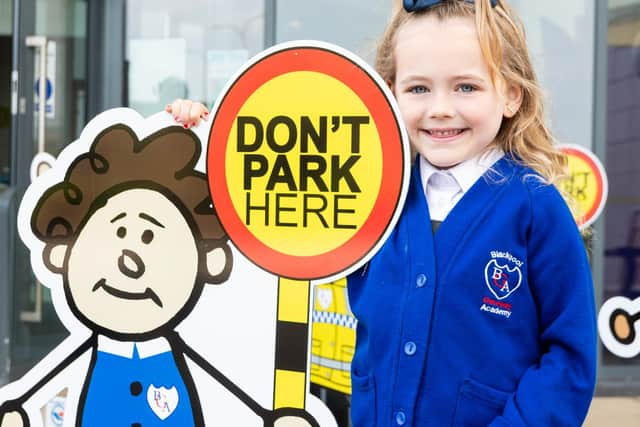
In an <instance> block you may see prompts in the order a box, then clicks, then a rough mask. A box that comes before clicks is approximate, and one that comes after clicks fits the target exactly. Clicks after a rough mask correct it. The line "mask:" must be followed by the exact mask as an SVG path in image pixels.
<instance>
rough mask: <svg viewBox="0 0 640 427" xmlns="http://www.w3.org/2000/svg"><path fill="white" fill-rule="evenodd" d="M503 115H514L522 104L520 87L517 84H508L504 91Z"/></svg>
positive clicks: (507, 116) (508, 116)
mask: <svg viewBox="0 0 640 427" xmlns="http://www.w3.org/2000/svg"><path fill="white" fill-rule="evenodd" d="M505 98H506V102H505V106H504V113H503V115H504V117H506V118H511V117H513V116H515V115H516V113H517V112H518V110H519V109H520V105H522V88H521V87H520V86H517V85H513V84H510V85H508V86H507V90H506V91H505Z"/></svg>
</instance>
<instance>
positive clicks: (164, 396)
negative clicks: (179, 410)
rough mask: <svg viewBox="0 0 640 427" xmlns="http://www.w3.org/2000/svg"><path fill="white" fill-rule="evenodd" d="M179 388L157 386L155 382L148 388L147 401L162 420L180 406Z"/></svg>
mask: <svg viewBox="0 0 640 427" xmlns="http://www.w3.org/2000/svg"><path fill="white" fill-rule="evenodd" d="M178 400H179V396H178V390H176V388H175V386H173V387H171V388H170V389H166V388H165V387H159V388H156V387H155V386H154V385H153V384H151V385H150V386H149V389H148V390H147V402H148V403H149V406H150V407H151V410H152V411H153V413H154V414H156V415H157V416H158V418H160V419H161V420H164V419H166V418H167V417H168V416H169V415H171V414H172V413H173V411H175V409H176V407H177V406H178Z"/></svg>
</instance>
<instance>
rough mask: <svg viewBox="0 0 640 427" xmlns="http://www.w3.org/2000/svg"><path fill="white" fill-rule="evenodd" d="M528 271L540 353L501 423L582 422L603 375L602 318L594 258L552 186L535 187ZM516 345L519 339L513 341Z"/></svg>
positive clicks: (496, 425) (496, 421) (497, 422)
mask: <svg viewBox="0 0 640 427" xmlns="http://www.w3.org/2000/svg"><path fill="white" fill-rule="evenodd" d="M531 209H532V214H531V216H530V219H529V221H530V222H529V230H528V231H529V242H528V247H527V251H528V254H529V255H528V264H529V266H528V277H529V285H530V288H531V292H532V294H533V298H534V299H535V301H536V305H537V313H538V317H537V320H535V319H531V326H530V327H532V328H538V330H539V333H538V335H539V342H540V352H541V356H540V357H539V359H538V360H537V361H536V363H534V364H533V365H531V366H530V367H529V368H528V369H527V370H526V371H525V372H524V373H523V375H522V376H521V378H520V381H519V383H518V387H517V389H516V391H515V393H513V394H512V395H511V396H510V397H509V399H508V400H507V403H506V405H505V409H504V411H503V414H502V416H499V417H497V418H496V419H494V420H493V422H492V423H491V424H490V426H491V427H502V426H512V427H514V426H527V425H528V426H550V425H563V426H578V425H581V423H582V421H583V420H584V418H585V417H586V414H587V410H588V408H589V404H590V403H591V399H592V397H593V391H594V388H595V379H596V337H597V335H596V321H595V320H596V316H595V303H594V296H593V284H592V281H591V272H590V266H589V260H588V259H587V255H586V250H585V247H584V243H583V241H582V238H581V236H580V233H579V232H578V229H577V227H576V224H575V221H574V220H573V218H572V216H571V214H570V212H569V209H567V207H566V205H565V204H564V202H563V200H562V198H561V196H560V195H559V194H558V192H557V191H555V189H554V188H553V186H543V187H539V188H536V189H532V190H531ZM514 344H515V343H514Z"/></svg>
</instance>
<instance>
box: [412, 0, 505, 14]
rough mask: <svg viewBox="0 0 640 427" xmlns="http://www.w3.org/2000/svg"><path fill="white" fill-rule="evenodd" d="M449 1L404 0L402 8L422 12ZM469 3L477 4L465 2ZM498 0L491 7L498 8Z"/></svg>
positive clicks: (494, 0) (492, 0)
mask: <svg viewBox="0 0 640 427" xmlns="http://www.w3.org/2000/svg"><path fill="white" fill-rule="evenodd" d="M445 1H447V0H403V1H402V6H403V7H404V10H406V11H407V12H420V11H421V10H426V9H429V8H430V7H432V6H435V5H437V4H438V3H444V2H445ZM464 1H466V2H467V3H475V2H474V0H464ZM497 4H498V0H491V7H496V5H497Z"/></svg>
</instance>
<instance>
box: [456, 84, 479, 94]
mask: <svg viewBox="0 0 640 427" xmlns="http://www.w3.org/2000/svg"><path fill="white" fill-rule="evenodd" d="M474 90H476V88H475V87H473V86H472V85H468V84H461V85H460V86H458V91H460V92H465V93H469V92H473V91H474Z"/></svg>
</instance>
